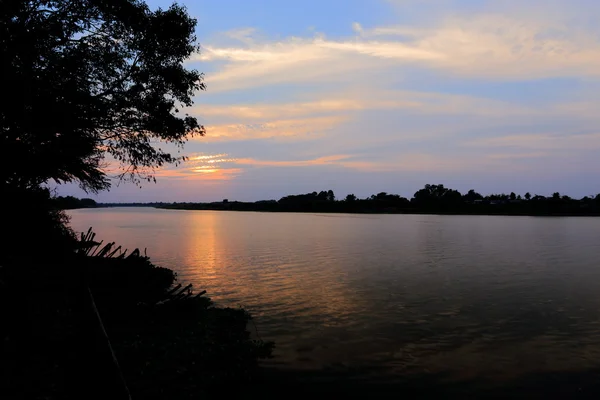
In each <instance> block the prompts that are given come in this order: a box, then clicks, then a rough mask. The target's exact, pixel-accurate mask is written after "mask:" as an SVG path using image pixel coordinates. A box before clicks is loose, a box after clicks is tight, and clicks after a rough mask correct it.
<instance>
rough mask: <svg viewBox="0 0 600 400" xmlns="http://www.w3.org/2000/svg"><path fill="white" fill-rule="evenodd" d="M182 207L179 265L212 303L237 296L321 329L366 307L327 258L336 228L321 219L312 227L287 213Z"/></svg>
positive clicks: (261, 311)
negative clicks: (184, 209) (319, 225)
mask: <svg viewBox="0 0 600 400" xmlns="http://www.w3.org/2000/svg"><path fill="white" fill-rule="evenodd" d="M187 213H189V217H188V222H187V223H186V232H185V235H184V237H185V239H184V240H185V244H182V247H183V251H184V254H183V265H182V268H183V269H185V270H186V271H187V272H186V275H188V276H189V277H190V278H192V279H193V280H194V282H193V283H194V286H195V287H196V288H197V289H207V290H208V295H209V296H210V297H212V298H213V299H214V300H215V301H217V302H229V301H234V302H238V303H239V304H241V305H243V306H244V307H248V308H249V309H250V310H251V311H252V312H253V313H255V316H257V317H259V318H260V317H261V316H264V317H265V318H267V317H268V318H275V319H277V318H281V316H282V315H285V318H286V319H287V318H291V319H294V320H296V319H297V320H298V321H300V320H305V319H308V320H311V321H314V322H319V325H321V326H322V327H337V326H340V325H342V321H344V320H346V319H347V318H348V317H349V316H350V315H352V314H356V313H359V312H362V311H364V309H365V307H366V305H365V302H364V300H363V299H362V298H361V297H360V296H357V289H359V288H356V287H354V288H353V287H351V285H352V283H351V282H349V280H348V271H347V265H345V264H344V262H343V261H340V260H338V259H335V258H334V257H331V254H330V253H331V251H332V249H331V248H330V246H331V241H332V237H331V236H332V235H334V234H335V230H334V229H332V228H329V227H328V225H327V224H323V226H322V228H323V229H320V230H318V231H313V230H312V225H305V224H298V221H297V216H292V218H295V219H294V220H293V221H281V220H282V219H287V216H284V215H281V214H280V215H277V216H271V215H268V214H259V213H256V214H254V213H228V212H212V211H200V212H195V211H188V212H187ZM234 217H235V218H234ZM313 218H314V217H313ZM316 218H319V217H316ZM319 222H327V221H322V220H321V221H319ZM297 224H298V225H297ZM306 229H308V230H309V231H310V232H307V231H306ZM311 232H312V233H311ZM307 238H308V240H307ZM298 245H299V247H297V246H298ZM290 250H293V251H290ZM236 304H237V303H236ZM280 322H281V321H280Z"/></svg>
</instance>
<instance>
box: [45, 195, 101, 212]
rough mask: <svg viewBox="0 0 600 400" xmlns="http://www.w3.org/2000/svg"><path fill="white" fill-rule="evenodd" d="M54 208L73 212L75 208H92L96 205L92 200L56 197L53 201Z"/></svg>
mask: <svg viewBox="0 0 600 400" xmlns="http://www.w3.org/2000/svg"><path fill="white" fill-rule="evenodd" d="M53 201H54V204H55V205H56V208H58V209H59V210H73V209H76V208H94V207H97V206H98V204H97V203H96V201H95V200H93V199H78V198H77V197H73V196H66V197H63V196H58V197H55V198H54V199H53Z"/></svg>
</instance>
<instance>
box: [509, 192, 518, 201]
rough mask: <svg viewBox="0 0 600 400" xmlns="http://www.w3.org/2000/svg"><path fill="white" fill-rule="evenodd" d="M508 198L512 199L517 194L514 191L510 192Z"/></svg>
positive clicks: (515, 197) (514, 198)
mask: <svg viewBox="0 0 600 400" xmlns="http://www.w3.org/2000/svg"><path fill="white" fill-rule="evenodd" d="M510 199H511V200H513V201H514V200H516V199H517V195H516V194H515V192H510Z"/></svg>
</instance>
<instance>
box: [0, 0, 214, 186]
mask: <svg viewBox="0 0 600 400" xmlns="http://www.w3.org/2000/svg"><path fill="white" fill-rule="evenodd" d="M195 25H196V20H194V19H192V18H190V17H189V15H188V14H187V12H186V10H185V9H184V8H183V7H181V6H179V5H176V4H174V5H172V6H171V7H170V8H168V9H166V10H162V9H158V10H156V11H151V10H150V9H149V8H148V6H147V5H146V4H145V3H144V2H142V1H140V0H121V1H112V0H76V1H72V0H23V1H6V2H3V3H2V7H0V65H1V69H2V74H0V82H1V84H2V87H5V88H6V87H14V88H18V90H15V91H12V92H11V99H10V101H5V102H4V103H3V106H2V108H1V109H0V118H1V120H2V125H1V126H0V129H1V131H0V178H1V179H0V185H7V186H9V187H20V188H27V187H36V186H38V185H40V184H42V183H44V182H47V181H50V180H54V181H57V182H59V183H60V182H73V181H74V182H78V183H79V184H80V185H81V186H82V187H83V188H84V189H86V190H91V191H98V190H102V189H106V188H108V187H109V186H110V181H109V180H108V178H107V177H106V175H105V172H104V170H103V167H105V166H106V163H107V162H115V163H118V164H119V165H120V167H121V174H120V177H121V178H127V179H131V180H133V181H135V182H138V183H139V182H140V181H141V180H142V179H146V180H153V179H154V176H153V171H154V169H155V168H156V167H160V166H162V165H163V164H166V163H178V162H180V161H182V160H183V159H184V158H183V157H180V156H177V155H172V154H171V152H170V151H167V150H163V149H161V148H160V147H157V146H156V145H155V143H160V142H162V143H167V144H171V145H175V148H181V146H183V144H184V143H185V141H186V140H187V137H188V135H194V134H198V135H203V134H204V128H203V127H202V126H200V125H199V124H198V122H197V120H196V119H195V118H194V117H191V116H189V115H187V114H184V115H181V114H180V108H182V107H186V106H191V105H192V96H193V95H194V93H195V92H196V91H198V90H202V89H204V83H203V75H202V74H200V73H199V72H197V71H196V70H190V69H186V68H184V66H183V61H184V60H186V59H187V58H189V57H190V56H191V55H192V54H193V53H195V52H197V51H198V49H199V48H198V46H197V45H196V44H195V40H196V38H195V36H194V29H195ZM107 156H108V157H107ZM106 157H107V158H106Z"/></svg>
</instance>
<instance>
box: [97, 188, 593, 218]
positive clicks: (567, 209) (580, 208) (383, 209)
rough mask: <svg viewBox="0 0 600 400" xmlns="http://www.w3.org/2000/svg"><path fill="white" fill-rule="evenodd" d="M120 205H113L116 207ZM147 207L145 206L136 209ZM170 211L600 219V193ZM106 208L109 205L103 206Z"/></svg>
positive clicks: (187, 206) (436, 193) (320, 200)
mask: <svg viewBox="0 0 600 400" xmlns="http://www.w3.org/2000/svg"><path fill="white" fill-rule="evenodd" d="M116 205H118V204H110V206H116ZM131 205H138V206H140V205H144V204H140V203H138V204H131ZM147 205H149V206H153V207H159V208H166V209H182V210H232V211H271V212H337V213H390V214H393V213H396V214H419V213H433V214H467V215H468V214H475V215H481V214H483V215H532V216H567V215H569V216H578V215H580V216H595V215H600V194H599V195H597V196H595V197H588V196H586V197H583V198H581V199H572V198H570V197H569V196H561V195H560V193H554V194H553V195H552V196H551V197H545V196H541V195H535V196H533V197H532V196H531V194H529V193H526V194H525V195H524V196H523V197H521V195H517V194H515V193H514V192H512V193H510V194H491V195H486V196H483V195H481V194H479V193H477V192H476V191H475V190H473V189H471V190H469V191H468V192H467V193H466V194H461V193H460V192H459V191H458V190H454V189H450V188H447V187H445V186H444V185H425V186H424V187H423V188H422V189H420V190H418V191H417V192H415V194H414V195H413V197H412V198H411V199H410V200H409V199H407V198H405V197H402V196H400V195H397V194H388V193H386V192H381V193H378V194H374V195H371V196H369V197H367V198H364V199H359V198H357V197H356V196H355V195H354V194H349V195H347V196H346V197H345V198H344V199H343V200H336V198H335V194H334V193H333V191H332V190H328V191H321V192H312V193H306V194H300V195H289V196H285V197H282V198H281V199H279V200H278V201H277V200H263V201H257V202H238V201H229V200H228V201H223V202H212V203H148V204H147ZM99 206H104V204H99Z"/></svg>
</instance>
